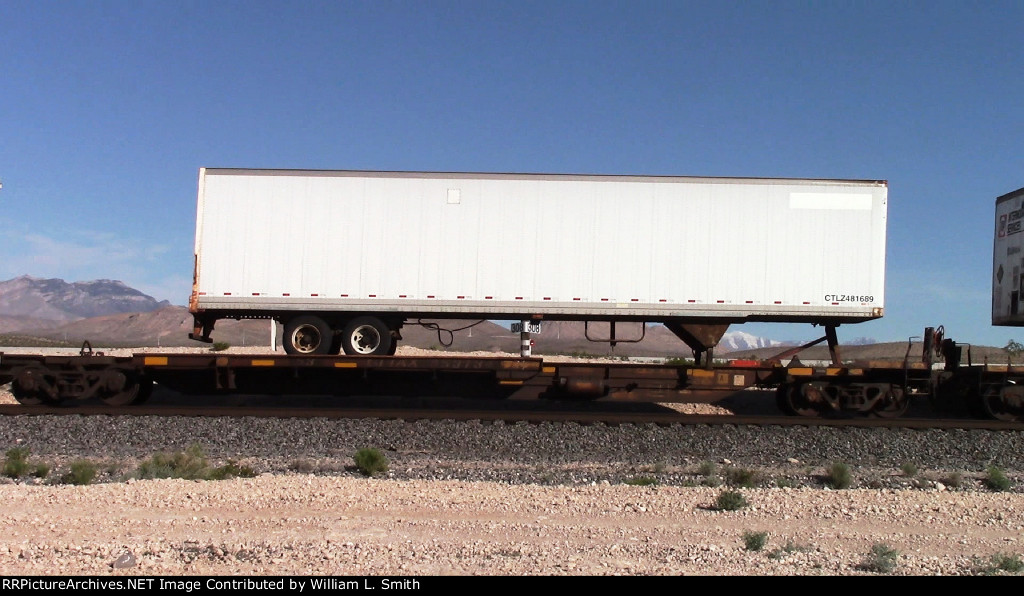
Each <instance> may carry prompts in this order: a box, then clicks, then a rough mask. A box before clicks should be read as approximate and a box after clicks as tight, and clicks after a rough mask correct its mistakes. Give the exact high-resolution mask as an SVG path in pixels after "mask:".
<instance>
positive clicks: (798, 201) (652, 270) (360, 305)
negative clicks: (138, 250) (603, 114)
mask: <svg viewBox="0 0 1024 596" xmlns="http://www.w3.org/2000/svg"><path fill="white" fill-rule="evenodd" d="M887 189H888V185H887V183H886V182H885V181H880V180H809V179H765V178H697V177H676V176H605V175H565V174H489V173H441V172H372V171H307V170H254V169H211V168H204V169H201V170H200V171H199V202H198V214H197V220H196V241H195V274H194V287H193V292H192V296H191V300H190V303H189V305H190V310H191V312H192V313H193V316H194V331H193V333H191V334H190V336H191V337H192V338H193V339H198V340H202V341H212V340H211V333H212V331H213V329H214V325H215V323H216V321H217V320H219V319H225V318H231V319H240V318H268V319H274V320H276V321H278V322H280V323H282V324H283V326H284V337H283V343H284V347H285V350H286V351H287V352H289V353H293V354H296V353H297V354H330V353H339V352H342V351H343V352H344V353H346V354H367V355H371V354H372V355H384V354H393V353H394V350H395V347H396V345H397V343H398V341H399V340H400V339H401V329H402V326H403V325H405V324H410V323H412V322H416V321H417V320H422V319H469V318H480V319H492V320H520V321H539V320H577V321H588V322H589V321H610V322H613V323H614V322H622V321H631V322H646V323H656V322H660V323H664V324H665V325H666V326H667V327H668V328H669V329H671V330H672V331H673V332H675V333H676V334H677V335H678V336H679V337H680V338H682V339H683V340H684V341H686V342H687V344H688V345H690V346H691V348H693V349H694V350H695V352H696V353H698V355H699V354H702V353H704V352H706V351H708V350H710V349H712V348H713V347H714V346H715V345H716V344H717V343H718V340H719V339H720V338H721V336H722V334H723V333H724V332H725V330H726V329H727V328H728V326H729V325H730V324H733V323H742V322H745V321H777V322H807V323H813V324H817V325H823V326H825V327H826V329H828V330H830V331H831V336H830V343H833V342H834V328H835V326H837V325H839V324H842V323H855V322H860V321H866V320H870V319H874V318H877V317H881V316H882V314H883V308H884V292H885V242H886V201H887ZM607 339H610V340H614V339H615V338H614V337H611V338H607Z"/></svg>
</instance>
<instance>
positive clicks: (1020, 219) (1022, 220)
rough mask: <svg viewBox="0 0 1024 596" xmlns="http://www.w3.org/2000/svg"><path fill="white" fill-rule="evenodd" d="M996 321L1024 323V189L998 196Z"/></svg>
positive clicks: (994, 279) (994, 263) (994, 267)
mask: <svg viewBox="0 0 1024 596" xmlns="http://www.w3.org/2000/svg"><path fill="white" fill-rule="evenodd" d="M992 324H993V325H1005V326H1020V325H1024V188H1021V189H1018V190H1015V191H1013V192H1011V193H1007V194H1005V195H1003V196H1001V197H998V198H997V199H996V227H995V234H994V242H993V252H992Z"/></svg>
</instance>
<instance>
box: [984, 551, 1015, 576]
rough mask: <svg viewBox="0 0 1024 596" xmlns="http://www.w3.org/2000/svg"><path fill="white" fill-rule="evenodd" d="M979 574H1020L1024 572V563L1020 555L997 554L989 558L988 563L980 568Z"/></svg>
mask: <svg viewBox="0 0 1024 596" xmlns="http://www.w3.org/2000/svg"><path fill="white" fill-rule="evenodd" d="M977 571H978V573H981V574H983V575H993V574H997V573H1020V572H1021V571H1024V561H1021V559H1020V557H1019V556H1018V555H1013V554H1010V553H996V554H994V555H992V556H991V557H989V560H988V562H987V563H985V564H983V565H981V566H980V567H979V568H978V570H977Z"/></svg>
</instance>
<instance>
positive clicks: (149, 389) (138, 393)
mask: <svg viewBox="0 0 1024 596" xmlns="http://www.w3.org/2000/svg"><path fill="white" fill-rule="evenodd" d="M152 394H153V381H151V380H150V379H147V378H133V377H131V376H128V377H126V378H125V382H124V387H123V388H122V389H121V390H119V391H113V392H108V393H107V394H105V395H102V396H101V397H100V399H102V400H103V403H105V404H107V405H108V406H131V405H136V404H141V403H142V402H144V401H146V400H147V399H149V396H150V395H152Z"/></svg>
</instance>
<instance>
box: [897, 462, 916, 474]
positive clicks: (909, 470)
mask: <svg viewBox="0 0 1024 596" xmlns="http://www.w3.org/2000/svg"><path fill="white" fill-rule="evenodd" d="M900 471H902V472H903V475H904V476H906V477H908V478H913V477H914V476H917V466H916V465H914V464H913V463H912V462H909V461H908V462H903V465H901V466H900Z"/></svg>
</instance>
